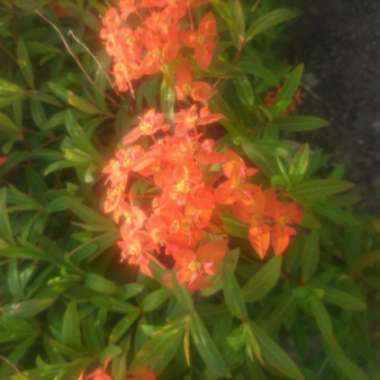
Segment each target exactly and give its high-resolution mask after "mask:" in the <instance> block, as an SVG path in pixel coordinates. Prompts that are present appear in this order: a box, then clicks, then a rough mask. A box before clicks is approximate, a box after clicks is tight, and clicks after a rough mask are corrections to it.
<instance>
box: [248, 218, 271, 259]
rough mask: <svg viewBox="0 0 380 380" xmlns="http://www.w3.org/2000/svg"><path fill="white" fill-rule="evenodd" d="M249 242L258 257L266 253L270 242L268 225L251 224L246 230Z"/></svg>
mask: <svg viewBox="0 0 380 380" xmlns="http://www.w3.org/2000/svg"><path fill="white" fill-rule="evenodd" d="M248 238H249V242H250V243H251V246H252V247H253V248H254V250H255V251H256V253H257V254H258V256H259V257H260V259H263V258H264V257H265V255H266V254H267V251H268V248H269V244H270V228H269V226H268V225H266V224H263V225H253V226H251V227H250V228H249V232H248Z"/></svg>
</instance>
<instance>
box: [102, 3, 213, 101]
mask: <svg viewBox="0 0 380 380" xmlns="http://www.w3.org/2000/svg"><path fill="white" fill-rule="evenodd" d="M206 2H207V1H204V0H119V2H118V5H117V6H115V7H111V8H109V9H108V11H107V12H106V14H105V15H104V17H103V27H102V29H101V31H100V38H101V39H102V41H103V43H104V46H105V48H106V51H107V53H108V55H109V56H110V57H111V58H112V62H113V67H112V73H113V76H114V78H115V84H116V87H117V89H118V90H119V91H120V92H127V91H130V92H131V94H132V95H134V89H133V86H132V82H133V81H135V80H138V79H140V78H142V77H144V76H146V75H154V74H157V73H159V72H161V71H162V70H163V69H165V71H166V72H167V67H168V66H169V67H171V68H175V67H176V66H177V61H181V60H183V55H184V54H185V53H186V52H187V50H186V49H185V48H191V49H193V50H194V54H195V60H196V62H197V64H198V65H199V66H200V67H201V68H203V69H206V68H208V66H209V65H210V63H211V61H212V57H213V52H214V49H215V47H216V43H215V41H214V40H215V38H216V35H217V30H216V22H215V18H214V16H213V15H212V13H208V14H206V15H205V16H204V17H203V18H202V19H201V21H200V23H199V26H198V28H197V29H195V28H194V26H193V20H192V19H189V20H186V21H187V22H183V21H184V19H185V18H187V17H188V14H189V12H190V10H191V9H192V8H193V7H196V6H198V5H201V4H203V3H206ZM184 25H189V26H187V28H185V27H184ZM182 74H183V73H182ZM187 74H188V73H187ZM187 74H186V75H187ZM190 75H191V72H190ZM181 81H182V83H183V84H184V82H183V80H182V79H180V80H179V83H180V82H181ZM191 81H192V80H190V82H191ZM186 82H188V81H186ZM190 82H189V83H188V85H189V86H190V90H189V91H188V94H187V95H191V97H192V98H193V99H194V100H196V101H200V102H206V101H207V100H208V99H209V98H210V97H211V96H212V95H213V91H212V88H211V86H209V85H208V84H207V83H204V82H195V83H194V84H191V83H190ZM178 86H179V87H178V89H177V93H178V95H179V98H183V97H184V96H185V93H186V92H187V90H185V89H184V88H180V87H182V86H181V84H179V85H178Z"/></svg>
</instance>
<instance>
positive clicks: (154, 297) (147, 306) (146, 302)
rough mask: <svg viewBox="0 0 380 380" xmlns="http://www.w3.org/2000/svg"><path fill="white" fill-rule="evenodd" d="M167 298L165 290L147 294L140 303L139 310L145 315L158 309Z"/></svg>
mask: <svg viewBox="0 0 380 380" xmlns="http://www.w3.org/2000/svg"><path fill="white" fill-rule="evenodd" d="M168 297H169V294H168V292H167V290H166V289H163V288H162V289H157V290H155V291H153V292H152V293H150V294H148V295H147V296H146V297H145V298H144V299H143V300H142V302H141V308H142V310H143V311H144V312H145V313H149V312H151V311H154V310H156V309H158V308H159V307H160V306H161V305H162V304H163V303H164V302H165V301H166V300H167V299H168Z"/></svg>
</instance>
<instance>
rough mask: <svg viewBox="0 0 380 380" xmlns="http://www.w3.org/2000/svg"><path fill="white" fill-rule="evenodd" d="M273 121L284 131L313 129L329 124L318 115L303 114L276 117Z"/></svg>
mask: <svg viewBox="0 0 380 380" xmlns="http://www.w3.org/2000/svg"><path fill="white" fill-rule="evenodd" d="M275 123H276V125H278V126H279V127H280V128H281V129H282V130H283V131H286V132H305V131H313V130H315V129H320V128H324V127H327V126H328V125H329V122H328V121H327V120H324V119H321V118H319V117H314V116H304V115H294V116H286V117H284V118H279V119H276V120H275Z"/></svg>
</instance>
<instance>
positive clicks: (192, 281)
mask: <svg viewBox="0 0 380 380" xmlns="http://www.w3.org/2000/svg"><path fill="white" fill-rule="evenodd" d="M226 251H227V240H224V239H223V240H214V241H209V242H207V243H203V244H201V245H200V246H199V247H198V249H197V250H196V251H192V250H189V249H180V250H178V251H177V252H175V254H174V255H173V256H174V259H175V261H176V264H175V268H176V273H177V278H178V281H179V282H180V283H182V284H185V285H187V287H188V288H189V290H193V291H194V290H199V289H202V288H204V287H206V286H207V285H208V278H209V277H210V276H213V275H214V274H215V273H216V269H217V265H218V264H219V263H220V261H221V260H222V259H223V256H224V255H225V253H226Z"/></svg>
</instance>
